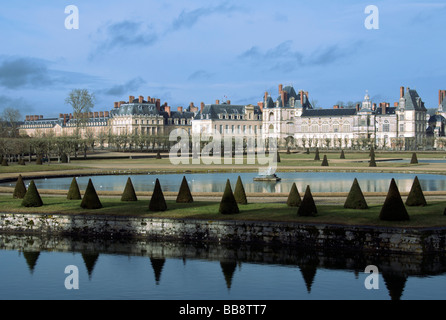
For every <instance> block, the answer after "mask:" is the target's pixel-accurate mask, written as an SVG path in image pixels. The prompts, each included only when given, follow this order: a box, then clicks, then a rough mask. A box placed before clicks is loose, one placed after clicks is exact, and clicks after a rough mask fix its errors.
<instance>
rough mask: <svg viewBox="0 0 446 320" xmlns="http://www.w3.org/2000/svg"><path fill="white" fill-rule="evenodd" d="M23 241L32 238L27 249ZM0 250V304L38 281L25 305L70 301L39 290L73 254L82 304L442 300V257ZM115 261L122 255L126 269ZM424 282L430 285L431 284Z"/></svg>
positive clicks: (108, 248) (17, 244)
mask: <svg viewBox="0 0 446 320" xmlns="http://www.w3.org/2000/svg"><path fill="white" fill-rule="evenodd" d="M29 240H32V241H31V242H32V243H31V244H30V242H29ZM86 244H87V245H86ZM87 247H88V248H89V249H87ZM92 247H94V250H91V248H92ZM0 249H1V250H0V267H1V270H2V273H0V282H1V283H2V289H0V298H3V299H5V298H6V299H9V298H12V299H15V298H22V295H23V294H26V293H28V294H31V293H32V290H31V289H30V290H28V289H29V288H30V286H31V284H30V281H31V280H33V281H39V278H40V277H42V278H45V277H48V278H45V282H43V283H44V287H42V284H41V283H40V282H39V283H40V287H39V288H38V291H36V294H37V295H38V296H34V297H31V299H35V298H41V299H46V298H48V297H51V295H52V292H51V290H56V292H57V294H58V296H59V297H64V296H65V295H68V296H67V298H73V296H72V295H71V296H70V295H69V293H68V292H67V291H66V290H65V291H60V288H59V289H54V288H53V287H48V288H46V287H45V285H47V284H49V283H53V282H54V281H56V282H57V283H59V284H60V286H62V280H60V275H61V274H62V272H63V269H64V268H65V266H66V265H68V264H71V263H72V262H71V260H70V259H75V258H76V257H77V256H80V257H81V260H80V261H82V263H83V265H84V267H85V268H84V269H83V270H85V271H86V274H87V275H88V283H87V284H86V283H82V284H81V287H82V288H85V287H88V288H89V289H88V290H83V291H81V294H82V298H83V299H102V298H104V297H107V298H111V299H115V298H116V299H122V298H129V299H137V298H143V299H168V300H169V299H205V300H206V299H221V298H223V299H226V298H230V299H238V298H242V299H270V300H275V299H281V300H289V299H291V300H294V299H392V300H400V299H426V298H427V299H429V297H434V298H433V299H445V298H446V292H445V290H444V289H445V287H446V277H445V272H446V259H445V254H441V255H403V254H393V255H391V254H382V253H377V254H370V253H365V252H339V251H333V250H326V251H319V250H309V249H308V248H305V249H302V248H290V247H280V248H276V247H263V246H261V247H253V246H244V245H240V246H233V245H232V246H223V245H216V244H215V245H214V244H207V245H204V244H200V245H193V244H185V243H171V242H169V243H165V242H148V241H143V240H128V241H123V240H120V241H105V240H95V241H91V242H88V243H86V242H85V241H84V240H76V239H69V238H51V240H50V241H49V240H48V239H41V238H39V237H32V236H20V235H1V236H0ZM14 251H16V252H19V256H18V258H19V259H13V258H11V255H10V254H8V253H11V252H14ZM67 253H69V254H70V255H68V256H67ZM22 256H23V257H22ZM69 256H71V258H68V257H69ZM16 257H17V256H16ZM122 257H127V263H124V262H123V260H122V259H121V258H122ZM23 259H24V260H25V262H26V265H27V267H28V273H29V274H31V275H32V276H33V277H32V279H31V280H30V279H27V281H28V282H27V284H26V286H27V290H18V285H17V283H20V281H22V280H23V279H26V276H25V275H24V274H21V273H20V272H18V270H21V269H20V265H21V264H23V261H24V260H23ZM140 259H142V261H143V262H144V261H145V263H143V264H142V267H141V268H139V266H137V262H138V261H139V260H140ZM177 262H180V264H178V263H177ZM186 262H187V263H186ZM215 264H217V266H218V267H216V265H215ZM144 265H145V267H144ZM368 265H376V266H377V267H378V269H379V271H380V277H381V278H380V282H381V284H380V285H381V286H380V290H378V291H379V292H378V293H373V292H371V291H370V290H366V289H365V288H364V280H365V277H366V276H367V275H368V274H364V270H365V267H366V266H368ZM48 266H51V268H53V267H57V270H58V271H57V272H54V271H52V272H51V271H50V270H48V268H50V267H48ZM39 267H40V268H39ZM80 267H81V266H79V269H81V268H80ZM44 268H45V272H44V271H43V270H42V269H44ZM9 269H11V270H13V272H9ZM39 269H40V270H39ZM218 269H219V270H218ZM47 270H48V271H47ZM46 271H47V272H46ZM58 273H59V274H58ZM296 275H297V277H296ZM81 276H82V275H81ZM53 278H56V279H59V280H54V279H53ZM150 278H151V279H152V282H153V283H154V287H150V286H148V284H147V283H148V282H147V280H145V279H150ZM299 279H300V280H299ZM431 279H434V283H435V284H436V285H437V287H435V286H432V283H431V282H432V281H431ZM8 281H9V282H11V283H13V282H14V283H15V284H14V285H15V287H14V285H12V284H11V285H8V283H9V282H8ZM132 281H133V282H134V284H133V285H132V283H133V282H132ZM408 283H411V285H408ZM107 286H110V287H107ZM106 288H107V289H106ZM116 288H119V290H116ZM57 290H59V291H57Z"/></svg>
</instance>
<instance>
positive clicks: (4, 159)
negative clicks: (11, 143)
mask: <svg viewBox="0 0 446 320" xmlns="http://www.w3.org/2000/svg"><path fill="white" fill-rule="evenodd" d="M7 166H8V160H6V158H3V160H2V167H7Z"/></svg>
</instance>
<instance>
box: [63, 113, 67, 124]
mask: <svg viewBox="0 0 446 320" xmlns="http://www.w3.org/2000/svg"><path fill="white" fill-rule="evenodd" d="M67 116H68V115H67V114H64V115H63V125H64V126H65V125H66V124H67Z"/></svg>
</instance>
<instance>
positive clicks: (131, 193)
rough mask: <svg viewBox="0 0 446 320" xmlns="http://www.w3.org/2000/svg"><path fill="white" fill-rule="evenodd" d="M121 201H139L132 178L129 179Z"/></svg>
mask: <svg viewBox="0 0 446 320" xmlns="http://www.w3.org/2000/svg"><path fill="white" fill-rule="evenodd" d="M121 201H138V198H137V197H136V192H135V188H133V183H132V179H130V177H129V178H128V179H127V183H126V184H125V188H124V192H122V195H121Z"/></svg>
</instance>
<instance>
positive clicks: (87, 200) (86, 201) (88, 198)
mask: <svg viewBox="0 0 446 320" xmlns="http://www.w3.org/2000/svg"><path fill="white" fill-rule="evenodd" d="M81 207H82V208H84V209H100V208H102V203H101V201H100V200H99V197H98V194H97V193H96V189H95V188H94V186H93V182H92V181H91V179H89V180H88V185H87V189H85V193H84V197H83V198H82V202H81Z"/></svg>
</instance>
